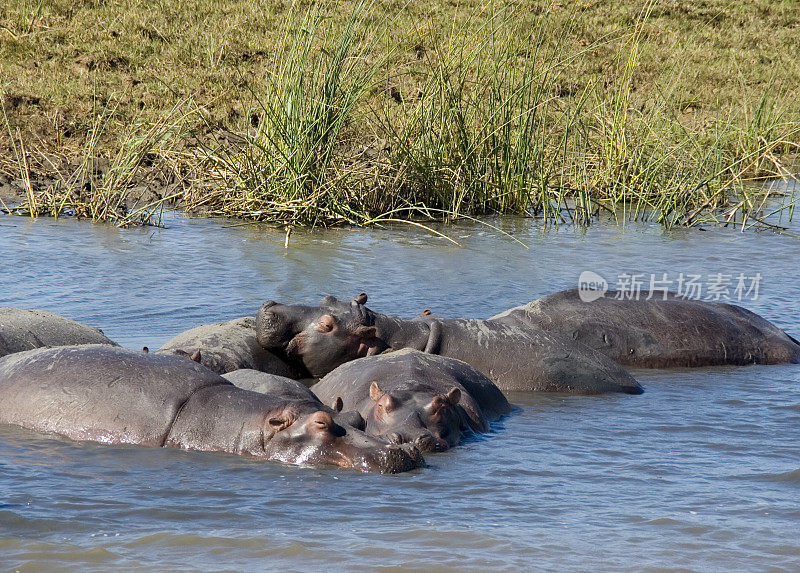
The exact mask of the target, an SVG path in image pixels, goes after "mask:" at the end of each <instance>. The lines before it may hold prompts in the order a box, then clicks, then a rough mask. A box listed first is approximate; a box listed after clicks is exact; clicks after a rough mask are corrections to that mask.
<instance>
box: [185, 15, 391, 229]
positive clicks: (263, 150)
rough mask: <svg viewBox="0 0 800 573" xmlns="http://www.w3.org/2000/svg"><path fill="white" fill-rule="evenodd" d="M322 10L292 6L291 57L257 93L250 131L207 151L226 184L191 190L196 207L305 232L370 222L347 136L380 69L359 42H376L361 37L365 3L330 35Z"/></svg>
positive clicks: (282, 58) (287, 29)
mask: <svg viewBox="0 0 800 573" xmlns="http://www.w3.org/2000/svg"><path fill="white" fill-rule="evenodd" d="M322 10H323V8H322V7H319V6H314V7H312V8H310V9H308V10H307V11H305V12H302V11H300V10H299V9H296V10H293V11H292V12H291V13H290V14H289V15H288V17H287V18H286V19H285V20H284V28H283V30H282V36H283V38H284V39H285V40H286V41H284V42H283V44H284V45H286V46H287V51H286V52H282V51H281V52H278V53H276V54H275V58H274V60H273V61H272V65H271V66H270V72H269V75H268V77H266V78H265V81H264V84H263V85H261V86H258V87H257V88H258V89H254V90H253V91H252V92H251V96H252V100H253V104H252V106H251V107H250V108H249V111H248V114H247V115H248V121H249V122H250V125H251V127H250V129H247V130H246V131H243V132H242V133H241V134H239V136H240V137H239V139H238V141H236V142H235V143H233V144H229V143H226V144H219V145H218V146H217V147H216V148H214V149H210V150H208V151H209V153H208V158H209V161H210V165H211V169H212V172H213V173H214V174H215V175H216V176H217V177H218V178H220V179H221V180H222V181H224V186H223V187H221V188H219V189H216V190H211V191H208V190H206V191H205V192H197V193H192V194H191V195H190V196H189V197H188V204H189V208H190V209H199V208H204V209H205V210H207V211H209V212H211V213H219V214H223V215H232V216H241V217H254V218H259V219H267V220H275V221H280V222H285V223H288V224H305V225H317V224H329V223H352V224H358V223H359V222H360V221H362V220H363V219H364V218H365V216H366V213H367V209H366V208H365V206H364V205H363V204H362V203H363V201H362V198H361V196H360V194H359V193H358V192H356V189H354V187H353V185H354V181H355V179H356V178H357V177H356V175H357V174H358V173H357V170H356V169H354V168H353V165H352V164H351V163H350V162H349V161H348V156H347V154H348V151H349V147H350V146H351V145H352V143H351V142H349V141H348V137H350V135H349V133H348V131H349V130H351V129H352V127H353V124H354V123H355V121H356V120H357V117H356V116H355V111H356V108H357V105H358V104H359V103H360V101H361V98H362V96H363V94H364V92H365V91H366V90H367V89H368V88H369V87H370V86H371V85H372V81H373V77H374V74H375V72H376V71H377V69H378V64H377V63H376V62H374V61H370V58H369V57H368V55H367V54H368V52H367V50H365V48H364V47H363V44H361V45H360V44H359V42H361V41H366V42H367V43H369V42H370V39H369V38H366V39H364V38H360V36H359V35H360V34H362V33H363V27H364V22H363V16H364V7H363V5H359V6H357V7H356V9H355V10H354V11H353V13H352V15H351V16H350V18H349V19H348V20H347V22H346V24H345V26H344V28H343V29H342V30H340V31H339V32H338V34H337V35H332V34H331V35H329V34H327V33H326V32H327V31H326V29H325V22H324V19H323V15H322ZM332 36H333V37H332ZM254 125H255V127H252V126H254Z"/></svg>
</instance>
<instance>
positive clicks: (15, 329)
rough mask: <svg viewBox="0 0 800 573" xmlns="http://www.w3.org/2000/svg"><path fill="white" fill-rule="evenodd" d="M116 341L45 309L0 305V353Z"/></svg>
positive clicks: (2, 354)
mask: <svg viewBox="0 0 800 573" xmlns="http://www.w3.org/2000/svg"><path fill="white" fill-rule="evenodd" d="M75 344H110V345H112V346H116V343H115V342H114V341H112V340H110V339H108V338H107V337H106V335H104V334H103V332H102V331H101V330H98V329H96V328H91V327H88V326H86V325H84V324H81V323H80V322H75V321H74V320H71V319H69V318H67V317H65V316H61V315H60V314H56V313H54V312H49V311H47V310H26V309H22V308H8V307H0V356H5V355H6V354H13V353H14V352H22V351H24V350H32V349H34V348H43V347H49V346H71V345H75Z"/></svg>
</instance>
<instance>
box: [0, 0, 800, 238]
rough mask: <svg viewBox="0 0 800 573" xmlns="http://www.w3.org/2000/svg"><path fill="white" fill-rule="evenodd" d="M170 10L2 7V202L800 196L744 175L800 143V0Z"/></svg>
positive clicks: (471, 203)
mask: <svg viewBox="0 0 800 573" xmlns="http://www.w3.org/2000/svg"><path fill="white" fill-rule="evenodd" d="M156 4H157V5H153V4H152V3H142V2H130V1H121V0H109V1H105V2H95V1H91V2H90V1H86V2H78V3H76V2H66V1H62V0H55V1H51V2H45V1H44V0H41V1H39V0H37V1H32V0H11V1H10V2H8V3H6V6H5V7H4V8H1V9H0V41H1V42H2V43H0V78H2V80H0V81H2V84H1V85H0V89H2V92H3V99H2V101H3V113H4V117H3V119H4V122H3V123H4V124H5V125H4V126H3V133H2V135H0V146H2V156H3V160H2V161H0V173H1V174H2V175H0V197H2V196H3V195H6V196H8V195H9V194H11V193H12V192H16V193H17V194H19V195H20V201H21V202H22V208H21V210H20V211H21V212H25V213H30V214H33V215H38V214H56V215H58V214H61V213H64V212H71V213H74V214H77V215H80V216H86V217H91V218H93V219H97V220H113V221H116V222H117V223H120V224H129V223H137V222H146V221H151V220H152V217H153V213H154V210H157V209H158V208H159V207H160V206H161V204H162V202H164V201H169V202H177V203H178V204H179V205H181V206H182V207H183V208H185V209H187V210H191V211H194V212H201V213H207V214H216V215H226V216H234V217H241V218H246V219H247V218H252V219H260V220H268V221H273V222H276V223H279V224H285V225H315V224H325V225H327V224H341V223H347V224H373V223H376V222H380V221H386V220H395V219H408V218H412V219H419V218H426V217H429V218H434V219H450V218H455V217H457V216H459V215H470V216H474V215H483V214H489V213H498V212H500V213H516V214H530V215H534V216H540V217H544V218H546V219H547V220H548V221H552V222H560V221H567V220H574V221H578V222H580V223H587V222H590V221H591V220H592V219H593V217H594V216H595V214H596V213H597V212H598V211H599V210H610V211H613V212H615V213H616V214H617V215H618V217H619V219H620V220H629V219H631V218H641V217H647V218H652V219H654V220H658V221H660V222H662V223H663V224H665V225H674V224H684V225H691V224H696V223H699V222H707V221H716V222H730V223H733V222H736V223H738V224H743V225H748V224H752V223H758V222H759V221H760V220H762V219H763V217H764V216H765V215H768V211H769V210H770V209H775V208H784V209H787V210H789V209H791V207H792V206H793V203H794V197H778V198H776V197H767V196H765V195H763V194H760V193H758V192H756V191H755V190H754V188H753V187H751V186H748V185H747V183H748V182H749V181H752V180H753V179H756V178H763V177H773V176H786V175H788V174H789V172H790V167H789V166H788V165H789V164H790V162H791V161H792V159H793V158H794V157H795V156H796V155H797V154H798V147H800V105H798V103H797V100H796V93H797V90H798V88H800V63H799V62H798V60H797V58H796V55H795V51H796V38H797V35H798V34H800V4H798V3H796V2H791V1H784V2H775V1H769V0H757V1H755V2H744V1H717V0H706V1H698V2H693V3H685V2H675V1H673V0H660V1H654V2H645V1H632V0H624V1H622V2H618V3H613V4H612V3H607V2H600V1H588V2H583V3H578V4H573V3H559V2H535V1H520V2H513V3H489V2H435V1H434V2H428V3H425V4H424V6H422V5H419V4H418V3H409V4H402V3H396V2H375V3H371V4H368V5H362V4H359V3H356V2H337V3H318V4H314V3H302V4H292V3H289V2H286V3H283V2H281V3H278V2H263V3H255V2H252V1H244V0H241V1H237V0H231V1H229V2H225V3H224V4H223V3H219V2H211V1H206V0H199V1H195V2H188V3H180V2H176V1H174V0H162V1H160V2H157V3H156ZM2 189H4V190H5V192H3V191H2ZM131 205H138V208H133V209H131Z"/></svg>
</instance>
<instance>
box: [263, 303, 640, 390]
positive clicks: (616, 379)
mask: <svg viewBox="0 0 800 573" xmlns="http://www.w3.org/2000/svg"><path fill="white" fill-rule="evenodd" d="M362 301H364V302H365V301H366V295H363V296H360V298H359V297H357V298H356V299H354V300H353V301H352V302H351V303H350V304H347V303H342V302H340V301H338V300H336V299H335V298H334V297H325V299H323V301H322V302H321V303H320V305H319V306H317V307H310V306H302V305H292V306H284V305H279V304H277V303H275V302H273V301H268V302H267V303H264V305H262V307H261V309H260V310H259V312H258V316H257V317H256V333H257V336H258V340H259V342H260V343H261V344H262V345H263V346H265V347H266V348H267V349H269V350H273V351H275V352H280V353H282V355H283V356H286V357H287V359H289V360H294V361H296V362H297V363H299V364H302V365H303V366H304V367H305V368H306V369H308V371H309V372H310V373H311V374H312V375H313V376H324V375H325V374H327V373H328V372H330V371H331V370H333V368H335V367H336V366H339V365H340V364H343V363H344V362H347V361H349V360H353V359H355V358H359V357H362V356H369V355H372V354H378V353H380V352H383V351H385V350H387V349H392V350H398V349H401V348H412V349H416V350H420V351H424V352H427V353H430V354H439V355H442V356H448V357H450V358H456V359H458V360H461V361H463V362H466V363H467V364H469V365H470V366H473V367H474V368H476V369H478V370H480V371H481V372H483V373H484V374H486V375H487V376H488V377H489V378H490V379H491V380H492V381H493V382H494V383H495V384H496V385H497V386H498V387H499V388H500V389H501V390H503V391H548V392H571V393H578V394H599V393H603V392H625V393H629V394H640V393H641V392H642V388H641V386H640V385H639V384H638V383H637V382H636V380H634V379H633V378H632V377H631V375H630V374H628V373H627V372H626V371H625V370H623V369H622V368H621V367H620V366H619V365H617V364H615V363H614V362H613V361H612V360H610V359H609V358H607V357H606V356H604V355H602V354H600V353H599V352H597V351H595V350H592V349H591V348H589V347H587V346H584V345H582V344H580V343H577V342H574V341H572V340H569V339H565V338H562V337H559V336H556V335H554V334H551V333H549V332H545V331H543V330H541V329H539V328H535V327H532V326H523V325H515V324H504V323H502V322H489V321H485V320H474V319H444V318H440V317H437V316H431V315H429V316H421V317H418V318H416V319H414V320H404V319H401V318H398V317H394V316H387V315H383V314H380V313H377V312H374V311H372V310H370V309H368V308H367V307H365V306H364V305H363V304H362Z"/></svg>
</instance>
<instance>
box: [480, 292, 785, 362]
mask: <svg viewBox="0 0 800 573" xmlns="http://www.w3.org/2000/svg"><path fill="white" fill-rule="evenodd" d="M648 298H649V300H647V299H648ZM488 322H491V323H496V324H507V325H510V326H514V325H523V326H534V327H536V328H541V329H543V330H546V331H548V332H552V333H554V334H558V335H560V336H565V337H569V338H571V339H573V340H576V341H578V342H581V343H583V344H585V345H587V346H590V347H592V348H594V349H595V350H597V351H598V352H602V353H603V354H605V355H606V356H608V357H610V358H611V359H612V360H614V361H616V362H617V363H619V364H622V365H624V366H632V367H636V368H672V367H699V366H720V365H745V364H781V363H797V362H798V360H800V343H799V342H798V341H797V340H796V339H794V338H792V337H791V336H789V335H788V334H786V333H785V332H784V331H783V330H781V329H779V328H778V327H777V326H775V325H774V324H772V323H770V322H769V321H767V320H765V319H764V318H762V317H760V316H759V315H757V314H755V313H753V312H750V311H749V310H746V309H744V308H742V307H740V306H736V305H734V304H728V303H722V302H709V301H700V300H691V299H686V298H682V297H679V296H676V295H675V294H673V293H664V292H659V293H658V294H656V293H653V295H652V298H650V293H649V292H646V291H642V293H641V294H640V298H639V300H630V299H628V300H625V299H623V298H622V297H619V298H617V293H615V292H614V291H609V292H607V293H606V294H605V296H602V297H600V298H597V299H596V300H593V301H592V302H583V301H582V300H581V298H580V293H579V291H578V289H572V290H566V291H562V292H558V293H555V294H552V295H549V296H546V297H544V298H540V299H538V300H534V301H533V302H530V303H528V304H525V305H522V306H518V307H515V308H512V309H509V310H507V311H505V312H503V313H501V314H498V315H497V316H493V317H492V318H490V319H489V320H488Z"/></svg>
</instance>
